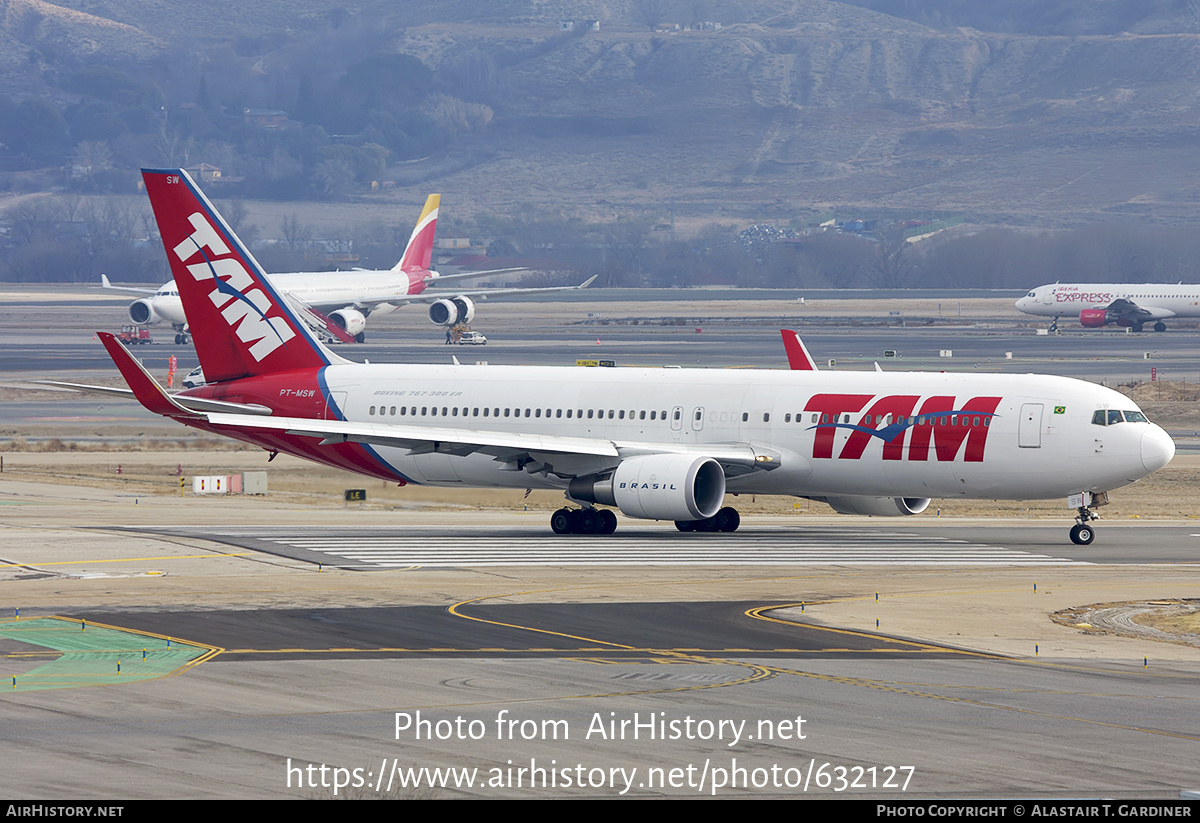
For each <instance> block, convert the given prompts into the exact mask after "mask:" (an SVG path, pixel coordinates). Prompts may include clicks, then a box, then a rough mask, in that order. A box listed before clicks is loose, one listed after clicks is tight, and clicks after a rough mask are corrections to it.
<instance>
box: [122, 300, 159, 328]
mask: <svg viewBox="0 0 1200 823" xmlns="http://www.w3.org/2000/svg"><path fill="white" fill-rule="evenodd" d="M129 319H130V321H131V322H133V323H136V324H137V325H139V326H150V325H153V324H155V323H159V322H161V321H162V318H161V317H159V316H158V312H156V311H154V304H153V303H151V302H150V301H149V300H146V299H144V298H143V299H142V300H134V301H133V302H132V303H130V304H129Z"/></svg>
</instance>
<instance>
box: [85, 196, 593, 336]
mask: <svg viewBox="0 0 1200 823" xmlns="http://www.w3.org/2000/svg"><path fill="white" fill-rule="evenodd" d="M441 197H442V196H441V195H440V194H431V195H429V197H428V198H427V199H426V200H425V208H424V209H422V210H421V216H420V217H419V218H418V219H417V225H416V227H415V228H414V229H413V231H412V236H411V237H409V239H408V245H407V246H405V248H404V254H403V255H402V256H401V257H400V262H399V263H397V264H396V265H395V266H393V267H392V268H391V269H388V270H383V271H368V270H366V269H352V270H350V271H343V272H283V273H280V274H272V275H270V277H271V280H272V282H274V283H275V285H276V287H277V288H278V290H279V292H280V295H281V296H283V297H286V298H290V299H289V302H290V303H291V307H292V309H293V311H294V312H295V314H296V315H297V317H299V318H300V319H301V320H305V321H306V322H307V323H308V325H309V327H311V328H314V329H319V330H321V333H323V334H326V337H327V339H329V340H331V341H340V342H343V343H352V342H358V343H362V342H363V341H364V340H365V337H366V332H365V329H366V327H367V318H368V317H370V316H372V315H376V314H377V315H380V316H382V315H385V314H389V313H391V312H394V311H395V310H396V309H398V308H399V307H401V306H403V305H406V304H408V303H428V304H429V319H430V321H432V322H433V323H436V324H438V325H439V326H454V325H457V324H459V323H470V322H471V320H473V319H474V318H475V300H479V299H483V300H487V299H489V298H492V297H500V296H502V295H513V294H529V293H531V292H537V293H539V294H544V293H546V292H555V291H571V290H573V289H586V288H587V287H588V286H590V285H591V283H592V281H593V280H595V279H596V278H595V276H593V277H590V278H588V279H587V280H585V281H584V282H583V283H581V284H579V285H578V286H544V287H541V288H529V287H520V286H513V287H510V288H488V289H462V288H458V287H453V289H446V288H441V289H439V288H438V287H439V286H445V285H446V284H447V283H449V282H451V281H458V280H465V279H471V278H478V277H484V276H487V275H494V274H503V273H505V272H512V271H519V269H492V270H489V271H473V272H464V273H461V274H440V273H438V272H437V271H434V270H433V268H431V266H432V264H433V235H434V232H435V231H436V229H437V219H438V208H439V206H440V204H441ZM160 231H161V227H160ZM100 285H101V287H102V288H105V289H111V290H113V291H123V292H132V293H134V294H140V295H143V296H142V297H139V298H138V299H137V300H134V301H133V302H132V303H130V304H129V319H130V320H131V321H132V322H134V323H136V324H137V325H139V326H151V325H154V324H156V323H170V324H171V326H172V327H173V328H174V329H175V342H176V343H177V344H180V345H182V344H185V343H187V342H188V341H189V338H190V336H191V329H190V327H189V326H188V320H187V317H186V316H184V311H183V303H182V302H181V300H180V294H179V287H178V286H177V285H176V284H175V281H174V280H169V281H167V282H166V283H163V284H162V286H160V287H159V288H158V289H144V288H138V287H136V286H114V285H113V284H112V283H110V282H109V280H108V276H107V275H100ZM431 286H432V287H433V289H432V290H427V289H430V287H431Z"/></svg>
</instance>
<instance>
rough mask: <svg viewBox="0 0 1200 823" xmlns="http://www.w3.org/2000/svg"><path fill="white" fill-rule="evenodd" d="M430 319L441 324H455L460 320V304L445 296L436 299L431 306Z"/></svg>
mask: <svg viewBox="0 0 1200 823" xmlns="http://www.w3.org/2000/svg"><path fill="white" fill-rule="evenodd" d="M429 319H430V320H432V321H433V322H434V323H437V324H438V325H439V326H453V325H454V324H455V323H457V322H458V306H456V305H454V301H452V300H447V299H446V298H444V297H443V298H442V299H441V300H435V301H433V303H431V304H430V306H429Z"/></svg>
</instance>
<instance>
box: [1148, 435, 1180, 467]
mask: <svg viewBox="0 0 1200 823" xmlns="http://www.w3.org/2000/svg"><path fill="white" fill-rule="evenodd" d="M1174 456H1175V441H1173V440H1172V439H1171V435H1169V434H1167V433H1166V432H1165V431H1163V430H1162V429H1161V428H1160V427H1158V426H1151V428H1150V431H1148V432H1146V433H1145V434H1143V435H1142V465H1143V466H1145V467H1146V471H1151V472H1154V471H1158V470H1159V469H1161V468H1162V467H1163V466H1165V465H1167V464H1168V463H1170V462H1171V458H1172V457H1174Z"/></svg>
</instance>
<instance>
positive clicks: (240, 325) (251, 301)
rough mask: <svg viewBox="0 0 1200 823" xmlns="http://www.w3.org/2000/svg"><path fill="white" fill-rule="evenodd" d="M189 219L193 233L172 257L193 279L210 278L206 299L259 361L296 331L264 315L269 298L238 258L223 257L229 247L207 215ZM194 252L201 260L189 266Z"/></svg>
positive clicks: (201, 214) (202, 279)
mask: <svg viewBox="0 0 1200 823" xmlns="http://www.w3.org/2000/svg"><path fill="white" fill-rule="evenodd" d="M188 222H190V223H191V224H192V229H193V230H192V233H191V234H190V235H188V237H187V239H186V240H184V241H182V242H181V243H179V244H178V245H177V246H175V248H174V253H175V256H176V257H178V258H179V262H180V263H183V264H184V265H185V267H186V268H187V271H188V273H189V274H190V275H191V276H192V277H193V278H194V279H195V280H197V281H201V282H202V281H205V280H212V281H213V285H212V291H210V292H209V295H208V296H209V299H210V300H212V302H213V305H214V306H216V307H217V308H218V309H219V310H220V312H221V317H223V318H224V319H225V322H226V323H228V324H229V327H230V328H232V329H233V330H234V331H235V333H236V334H237V336H238V339H239V340H241V341H242V342H243V343H248V344H250V349H249V351H250V356H251V357H253V358H254V359H255V360H256V361H258V362H262V359H263V358H264V357H266V356H267V355H268V354H270V353H271V352H273V351H275V350H276V349H277V348H279V347H280V346H282V345H284V344H285V343H286V342H287V341H288V340H291V339H292V338H293V337H295V336H296V333H295V332H294V331H292V329H291V327H290V326H289V325H288V322H287V320H285V319H284V318H282V317H267V312H268V311H270V310H271V307H272V304H271V299H270V298H269V297H267V295H265V294H264V293H263V291H262V289H260V288H258V286H257V284H256V283H255V282H254V278H252V277H251V276H250V272H248V271H246V267H245V266H244V265H243V264H242V262H241V260H239V259H238V258H237V257H236V256H226V255H229V254H230V252H229V247H228V246H227V245H225V242H224V241H223V240H222V239H221V236H220V235H219V234H218V233H217V231H216V229H214V228H213V226H212V224H211V223H209V222H208V218H207V217H205V216H204V214H203V213H201V212H193V213H192V214H191V215H189V217H188ZM206 250H207V251H206ZM197 255H200V256H201V258H202V260H201V261H200V262H198V263H193V264H191V265H188V261H189V260H191V259H192V258H194V257H196V256H197Z"/></svg>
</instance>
